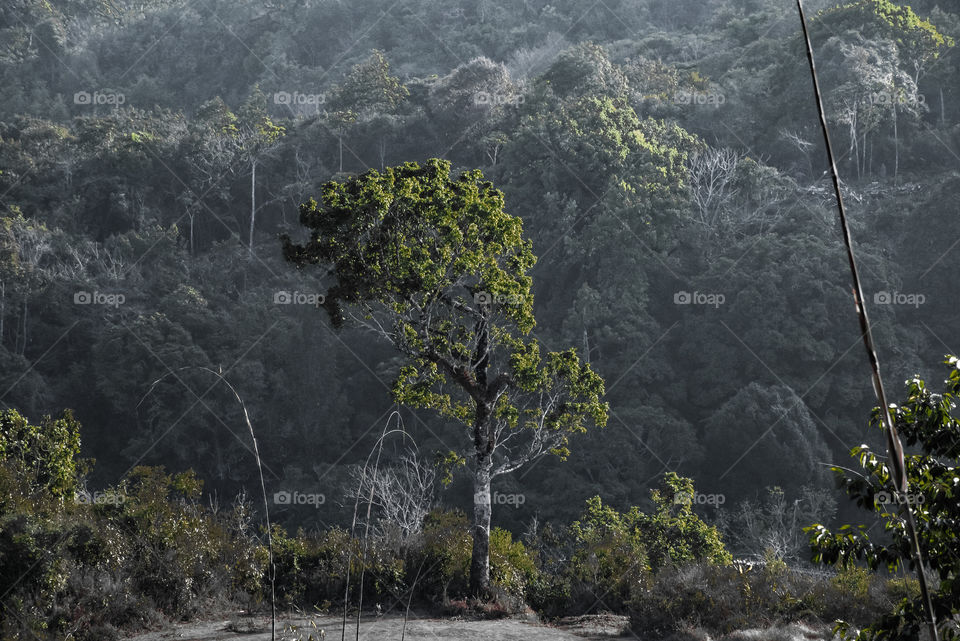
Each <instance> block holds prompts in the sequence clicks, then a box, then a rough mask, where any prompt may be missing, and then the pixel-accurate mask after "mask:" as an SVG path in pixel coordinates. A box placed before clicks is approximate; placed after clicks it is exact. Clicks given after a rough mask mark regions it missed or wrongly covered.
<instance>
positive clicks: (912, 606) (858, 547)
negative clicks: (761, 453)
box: [806, 356, 960, 639]
mask: <svg viewBox="0 0 960 641" xmlns="http://www.w3.org/2000/svg"><path fill="white" fill-rule="evenodd" d="M947 365H948V366H949V372H948V379H947V381H946V391H944V392H943V393H942V394H938V393H934V392H931V391H929V390H928V389H927V387H926V384H925V383H924V381H923V380H921V379H920V378H919V377H916V376H915V377H914V378H912V379H911V380H908V381H907V400H906V401H905V402H904V403H903V404H902V405H900V406H897V407H895V408H894V416H895V421H896V426H897V429H898V430H899V431H900V434H901V438H902V439H903V441H904V445H905V446H907V447H910V446H918V447H919V450H920V452H919V453H917V454H912V455H908V456H907V457H906V462H907V480H908V483H909V488H908V491H907V493H906V494H905V495H904V494H901V493H899V492H897V491H896V489H895V486H894V483H893V481H892V479H891V474H890V470H889V468H888V466H887V464H886V462H885V461H884V459H883V457H882V456H880V455H877V454H875V453H874V452H873V451H872V450H871V449H870V448H869V447H868V446H867V445H861V446H859V447H856V448H854V449H853V450H852V451H851V456H853V457H854V458H856V459H857V460H858V461H859V463H860V467H861V468H862V469H863V470H864V472H865V474H864V475H860V474H855V473H852V472H850V471H848V470H846V469H843V468H839V467H836V468H833V469H834V472H835V474H836V476H837V480H838V482H839V484H840V486H841V487H842V488H843V489H844V491H845V492H846V493H847V495H848V496H849V497H850V498H851V499H852V500H853V501H855V502H856V504H857V505H858V506H859V507H860V508H862V509H864V510H867V511H869V512H872V513H876V514H877V515H878V516H879V518H880V519H881V520H882V522H883V525H884V530H885V532H886V533H887V536H888V537H889V540H888V542H885V543H880V542H876V541H874V540H872V539H871V538H870V537H869V536H868V534H867V532H866V526H864V525H861V526H859V528H851V527H850V526H849V525H845V526H843V527H841V528H840V529H839V530H837V531H831V530H830V529H828V528H827V527H825V526H823V525H821V524H815V525H812V526H810V527H808V528H806V531H807V532H808V534H809V536H810V545H811V548H812V549H813V558H814V561H817V562H821V563H825V564H828V565H834V566H838V567H848V566H850V565H852V564H853V563H854V562H856V561H857V560H859V561H863V562H866V563H867V564H868V565H869V566H870V567H871V568H877V567H878V566H881V565H886V566H887V567H888V568H889V569H890V570H891V571H895V570H899V569H902V568H903V569H905V568H906V567H908V566H909V567H910V568H911V569H912V568H913V566H914V562H913V559H912V553H911V544H910V537H909V536H908V534H907V526H906V519H905V517H904V515H903V510H904V509H905V508H906V507H907V506H909V507H910V509H911V510H912V511H913V515H914V520H915V522H916V524H917V535H918V538H919V541H920V548H921V551H922V553H923V557H924V561H925V563H926V564H927V565H928V566H929V568H930V570H931V571H932V574H933V576H934V577H935V579H934V581H933V582H931V584H930V588H931V592H932V594H931V598H932V600H933V604H934V610H935V612H936V615H937V619H938V621H939V624H940V634H941V635H942V638H944V639H956V638H958V635H960V631H958V630H957V628H956V624H955V623H954V622H953V621H954V617H955V615H957V614H958V613H960V601H958V599H957V598H956V595H957V590H958V586H960V544H958V539H957V537H956V525H955V524H956V523H957V522H958V519H960V508H958V505H960V504H958V502H957V498H956V497H957V494H956V492H957V490H956V488H957V484H958V481H957V473H956V468H957V463H958V462H960V420H958V418H957V417H956V416H955V415H954V411H955V409H956V402H957V398H958V395H960V360H958V359H957V358H956V357H954V356H951V357H949V359H948V360H947ZM871 423H872V425H873V426H874V427H876V428H878V429H883V424H882V422H881V419H880V414H879V408H875V409H874V412H873V417H872V420H871ZM925 620H926V619H925V614H924V608H923V604H922V601H921V599H919V598H918V596H917V595H916V594H915V593H913V594H909V595H908V596H905V597H904V598H903V599H901V600H900V601H899V602H898V603H897V604H896V607H894V608H893V609H892V611H889V612H887V613H885V614H884V615H883V616H882V617H879V618H877V619H876V620H875V621H874V622H873V623H871V624H870V625H869V626H867V627H865V628H863V630H861V631H860V632H859V634H857V635H856V636H857V638H860V639H885V638H891V636H897V635H903V634H910V635H916V634H918V631H919V630H920V629H921V628H922V627H923V622H924V621H925ZM838 630H840V631H841V632H842V633H843V634H844V635H846V636H851V630H850V626H849V624H848V623H841V624H839V625H838Z"/></svg>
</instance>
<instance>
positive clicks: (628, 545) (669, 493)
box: [535, 473, 731, 612]
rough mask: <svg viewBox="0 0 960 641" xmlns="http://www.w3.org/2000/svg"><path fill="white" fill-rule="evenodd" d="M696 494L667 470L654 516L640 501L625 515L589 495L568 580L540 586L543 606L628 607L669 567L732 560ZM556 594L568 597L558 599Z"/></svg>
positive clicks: (575, 530)
mask: <svg viewBox="0 0 960 641" xmlns="http://www.w3.org/2000/svg"><path fill="white" fill-rule="evenodd" d="M693 496H694V493H693V482H692V481H691V480H690V479H685V478H681V477H679V476H677V475H676V474H673V473H669V474H667V475H666V476H665V477H664V479H663V482H662V484H661V487H660V489H658V490H654V491H653V492H652V498H653V501H654V506H655V509H654V512H653V513H652V514H645V513H644V512H641V511H640V509H639V508H638V507H635V506H634V507H632V508H630V510H628V511H626V512H623V513H621V512H618V511H616V510H614V509H613V508H611V507H609V506H605V505H603V502H602V500H601V499H600V497H599V496H595V497H593V498H591V499H588V500H587V504H586V509H585V511H584V513H583V516H582V517H581V518H580V520H578V521H576V522H574V523H573V525H572V526H571V527H570V530H569V535H568V536H569V541H568V543H567V545H568V546H569V547H570V548H571V556H570V563H569V565H568V566H567V568H566V569H565V570H564V574H565V582H564V583H561V582H559V581H553V582H549V581H548V582H541V583H540V584H538V585H537V586H536V587H537V589H536V592H535V593H536V599H537V603H538V605H539V606H541V607H544V608H546V609H547V610H548V611H554V612H557V611H571V610H572V611H576V612H585V611H590V610H594V609H604V610H613V611H616V612H623V611H626V609H627V604H628V603H629V602H630V601H631V599H632V598H633V596H634V593H635V591H637V590H640V589H643V588H645V587H648V586H649V585H650V583H651V581H652V580H653V578H654V576H656V574H657V573H659V572H660V571H662V570H663V569H665V568H668V567H682V566H684V565H687V564H691V563H697V562H700V561H707V562H709V563H716V564H726V563H729V562H730V560H731V557H730V554H729V553H728V552H727V551H726V549H725V548H724V546H723V542H722V541H721V539H720V535H719V533H718V532H717V530H716V528H714V527H712V526H709V525H707V524H706V523H704V522H703V521H702V520H701V519H700V517H698V516H697V515H696V514H694V513H693V511H692V507H691V506H692V503H693ZM558 598H559V599H565V600H566V602H565V603H563V604H559V603H556V602H555V601H554V600H555V599H558Z"/></svg>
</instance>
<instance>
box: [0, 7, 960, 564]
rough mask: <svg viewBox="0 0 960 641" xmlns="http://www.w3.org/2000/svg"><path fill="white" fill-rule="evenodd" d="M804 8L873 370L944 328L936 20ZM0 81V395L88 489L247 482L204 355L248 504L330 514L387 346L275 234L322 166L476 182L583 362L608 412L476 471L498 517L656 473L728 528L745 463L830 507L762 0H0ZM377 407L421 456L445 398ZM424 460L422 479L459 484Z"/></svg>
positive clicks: (825, 224)
mask: <svg viewBox="0 0 960 641" xmlns="http://www.w3.org/2000/svg"><path fill="white" fill-rule="evenodd" d="M810 5H811V6H809V7H808V11H810V12H811V13H813V14H815V18H814V19H813V24H812V27H813V29H812V36H813V39H814V45H815V47H816V48H817V53H818V62H819V67H820V73H821V82H822V83H823V85H824V90H825V99H826V107H827V110H828V120H829V124H830V125H831V127H832V129H833V135H834V140H835V143H836V145H837V147H838V149H839V151H840V152H841V154H842V160H841V163H840V167H839V169H840V171H841V175H842V178H843V181H844V189H845V196H846V199H847V201H848V205H849V206H850V208H851V215H852V217H853V222H854V230H853V231H854V237H855V239H856V240H857V242H858V251H859V255H860V261H861V269H862V272H863V277H864V280H865V283H864V286H865V289H866V292H867V297H868V299H869V302H870V303H872V306H871V312H872V314H873V319H874V322H875V325H876V326H875V332H876V335H877V339H878V343H879V351H880V357H881V362H882V363H883V365H884V367H885V373H886V377H887V379H888V380H889V381H890V382H891V383H892V385H894V386H897V388H899V384H900V382H901V381H903V380H904V379H905V378H907V377H911V376H912V375H914V374H915V373H920V374H923V375H936V374H937V373H939V372H940V371H941V365H940V364H941V362H942V361H943V356H944V354H947V353H957V351H958V349H960V346H958V343H957V335H956V327H957V323H958V321H960V290H958V288H957V281H956V266H957V261H958V258H960V248H958V245H960V218H958V216H957V202H958V200H960V83H958V82H957V78H958V73H960V58H958V54H957V53H956V51H957V49H956V47H955V46H954V43H955V39H958V38H960V13H958V12H957V7H956V5H955V4H953V3H950V2H937V1H936V0H918V1H917V2H914V3H913V7H912V9H911V8H908V7H906V6H905V5H900V4H896V3H893V2H889V1H888V0H861V1H859V2H854V3H851V4H846V5H842V6H833V4H832V3H829V2H826V1H818V2H810ZM0 79H2V86H3V88H4V89H3V91H2V92H0V209H2V216H3V218H2V227H0V363H2V365H0V392H2V395H0V400H2V402H3V404H4V406H5V407H7V408H15V409H17V410H19V411H20V412H22V413H23V414H24V415H29V416H31V417H40V416H42V415H44V414H51V415H59V413H60V412H61V410H62V409H63V408H72V409H73V410H74V415H75V416H76V418H77V419H78V420H79V421H80V422H81V423H82V425H83V434H82V454H83V456H86V457H91V458H95V459H96V464H95V466H94V467H93V468H92V472H91V474H90V476H89V484H90V489H91V490H93V489H96V488H102V487H106V486H108V485H112V484H115V483H117V482H119V480H120V479H121V478H123V477H124V475H125V474H126V473H127V472H128V471H129V470H130V469H131V468H133V467H134V466H136V465H164V466H165V467H166V468H167V469H168V470H170V471H172V472H180V471H183V470H187V469H189V468H192V469H193V470H195V471H196V472H197V473H198V474H199V475H200V476H202V477H203V478H204V479H205V480H206V486H205V488H206V489H207V490H210V491H215V492H216V493H217V495H218V496H219V497H221V499H222V500H226V501H229V499H230V497H232V496H233V495H234V494H235V493H236V492H237V491H238V490H239V489H240V488H241V487H247V488H251V490H252V488H254V487H257V486H258V484H259V481H258V480H257V476H256V473H257V472H256V471H257V468H256V465H255V462H254V459H253V455H252V453H251V447H250V442H249V435H248V433H247V431H246V424H245V422H244V417H243V414H242V409H241V406H240V405H239V404H238V403H237V400H236V398H235V397H234V396H233V394H232V392H230V390H229V389H227V388H226V387H225V386H224V385H222V384H219V383H218V380H217V379H216V378H215V377H213V376H211V375H210V373H209V372H206V371H203V370H199V369H196V368H197V367H204V368H209V369H211V370H215V371H218V372H221V373H222V375H223V376H224V377H226V378H227V379H228V380H229V381H230V382H232V383H233V384H234V386H235V387H236V389H237V391H238V393H239V395H240V396H241V397H242V399H243V401H244V403H245V404H246V408H247V410H248V411H249V415H250V420H251V423H252V425H253V426H254V427H255V429H256V430H257V432H258V438H259V446H260V452H261V454H262V456H263V460H264V468H265V474H266V485H267V491H268V494H272V493H275V492H282V491H290V492H294V491H296V492H300V493H302V494H309V493H313V494H317V495H322V496H323V500H322V502H321V503H322V504H320V505H316V504H311V505H300V506H289V507H287V506H283V505H278V506H276V510H277V513H276V516H277V518H279V519H280V520H287V521H289V522H291V523H297V524H303V525H308V526H310V527H321V528H323V527H325V526H328V525H331V524H335V523H349V520H350V510H351V509H352V507H353V497H352V496H351V495H350V492H349V489H348V488H349V487H350V483H351V482H352V480H354V479H355V478H356V471H355V468H356V466H358V465H362V464H363V462H364V460H365V459H366V457H367V455H368V454H369V453H370V451H371V448H372V447H373V446H374V443H375V442H376V441H377V439H378V437H379V436H380V434H381V432H382V429H383V425H384V424H385V422H386V420H387V416H388V414H389V412H390V411H391V410H392V409H393V408H394V405H393V400H392V397H391V386H392V385H393V381H394V380H395V379H396V378H397V376H398V374H399V372H400V369H399V368H400V365H401V360H400V359H399V358H398V357H397V356H396V355H395V354H394V352H392V351H391V350H390V349H389V346H388V345H386V344H383V343H380V342H377V341H376V340H373V339H372V338H371V337H370V336H369V334H365V333H364V332H363V331H361V330H359V329H355V328H354V329H351V328H349V327H348V328H345V329H344V330H343V331H337V330H335V329H334V328H333V327H332V325H331V324H330V323H329V321H328V319H327V314H326V313H324V311H323V310H322V309H318V307H319V306H320V305H319V303H321V302H322V301H321V299H322V297H323V296H324V295H325V294H326V292H327V288H328V287H329V286H330V282H329V279H328V278H327V276H326V275H325V274H324V273H323V272H322V271H321V270H313V271H311V270H304V271H296V270H294V269H293V268H292V266H291V265H290V264H289V263H287V262H286V261H285V260H284V258H283V255H282V252H281V250H282V246H281V243H280V241H279V238H278V237H279V235H280V234H288V235H290V236H291V237H292V238H295V239H303V238H305V235H304V232H303V230H302V227H301V226H300V225H299V205H300V203H302V202H305V201H306V200H307V199H309V198H310V197H316V198H318V199H319V198H320V196H321V185H322V184H323V183H325V182H326V181H328V180H331V179H337V180H344V179H346V178H347V177H349V176H353V175H357V174H361V173H363V172H365V171H367V170H370V169H375V170H381V169H383V168H384V167H390V166H395V165H400V164H402V163H404V162H407V161H417V162H424V161H426V160H427V159H430V158H442V159H446V160H449V161H450V162H451V163H452V165H453V168H454V170H455V171H461V170H469V169H475V168H479V169H481V170H482V171H483V174H484V176H486V178H487V179H489V180H491V181H492V182H493V184H494V185H495V186H496V187H498V188H500V189H502V190H503V192H504V195H505V201H504V202H505V210H506V211H507V212H509V213H510V214H511V215H513V216H516V217H519V218H520V219H521V220H522V223H523V231H524V234H525V236H526V237H527V238H529V239H531V240H532V252H533V254H534V255H535V256H536V257H537V261H536V264H535V265H534V266H533V267H532V269H531V270H530V276H531V277H532V283H533V294H534V299H533V312H534V314H535V317H536V327H535V328H534V330H533V335H534V336H535V337H536V338H537V339H538V340H539V341H540V342H541V343H542V344H543V345H545V346H547V347H549V348H550V349H551V350H561V349H565V348H567V347H576V349H577V351H578V354H579V357H580V358H581V359H582V360H583V361H584V362H586V363H589V364H590V365H591V367H592V368H593V370H594V371H596V372H597V373H599V374H600V375H601V376H602V377H603V379H604V380H605V381H606V396H605V398H604V400H605V401H607V402H609V420H608V422H607V425H606V427H605V428H603V429H602V430H595V431H591V432H590V433H589V435H578V436H575V437H573V438H572V439H571V442H570V453H571V454H570V457H569V459H568V460H567V461H566V462H562V461H559V460H557V459H556V458H550V457H548V458H544V459H541V460H539V461H538V462H536V463H535V464H533V465H532V466H528V467H526V468H523V469H522V470H520V471H518V472H517V473H515V474H512V475H509V476H504V477H501V478H499V479H497V480H496V481H495V484H494V491H495V492H497V493H499V494H500V496H503V497H511V496H512V497H514V500H513V501H512V502H511V503H506V502H505V503H503V504H499V505H495V506H494V514H493V519H494V523H495V524H500V525H503V526H505V527H509V528H510V529H512V530H514V532H516V533H518V534H519V533H521V532H523V531H525V529H527V528H529V527H530V525H531V522H533V521H534V520H536V521H537V522H538V523H540V524H541V525H542V524H543V523H545V522H551V521H554V522H563V523H567V522H570V521H571V520H573V519H575V518H577V517H578V516H579V515H580V513H581V510H582V509H583V505H584V501H585V500H586V499H587V498H588V497H591V496H594V495H598V494H599V495H601V496H603V498H604V502H605V503H608V504H610V505H613V506H615V507H617V508H621V509H622V508H626V507H627V506H629V505H642V506H647V507H649V506H651V505H652V503H651V501H650V498H649V488H650V487H653V486H655V485H656V483H657V482H658V479H659V478H660V477H662V476H663V474H664V473H666V472H677V473H679V474H681V475H684V476H688V477H691V478H693V479H695V480H696V484H697V485H696V486H697V489H698V491H700V492H702V493H703V494H704V496H705V497H710V496H713V497H716V496H723V497H724V499H723V500H724V502H725V503H726V508H727V509H726V510H724V511H723V514H720V515H719V518H721V519H727V521H730V522H733V524H734V525H733V526H732V530H733V531H743V528H738V527H736V526H735V523H736V519H738V518H741V517H743V518H747V517H748V516H749V513H751V509H752V508H751V507H750V506H746V507H745V508H744V509H743V510H741V509H739V508H737V509H734V506H739V505H741V503H742V502H743V501H745V500H749V501H752V502H753V503H754V505H756V504H757V503H758V502H764V501H768V500H770V499H769V496H770V494H769V492H770V489H769V488H773V487H774V486H778V487H780V488H781V489H782V492H783V494H782V496H780V499H779V500H781V501H784V502H785V503H786V504H787V505H793V506H794V510H795V511H796V510H799V511H800V514H801V518H800V521H802V523H803V524H809V523H811V522H813V521H814V520H821V521H828V520H829V519H830V518H831V517H832V515H833V511H834V510H835V509H836V500H835V499H833V498H831V497H832V494H833V490H832V482H831V479H830V474H829V467H828V465H827V464H832V463H836V462H843V461H845V460H846V459H847V453H848V452H849V450H850V448H852V447H854V446H856V445H859V444H860V443H871V444H875V445H878V446H879V444H880V440H879V438H880V435H879V433H875V431H872V430H868V427H867V424H866V421H865V417H866V416H868V414H869V411H870V408H871V407H872V406H873V405H874V404H875V401H874V396H873V391H872V389H871V387H870V381H869V376H868V369H867V364H866V362H865V360H864V359H863V352H862V348H861V346H860V343H859V340H860V338H859V334H858V327H857V324H856V319H855V312H854V304H853V298H852V296H851V294H850V281H849V273H848V271H847V270H846V262H845V257H844V255H843V253H842V245H841V238H840V234H839V230H838V227H837V224H836V222H835V209H834V202H833V196H832V191H831V190H830V184H829V178H828V175H827V174H826V173H825V170H826V169H827V166H826V163H825V156H824V150H823V146H822V142H821V141H822V139H821V138H820V132H819V129H818V122H817V116H816V112H815V110H814V104H813V102H812V97H811V93H810V78H809V72H808V70H807V68H806V59H805V56H804V48H803V45H802V42H801V39H800V35H799V19H798V17H797V16H796V14H795V11H794V7H793V6H792V3H787V2H779V1H777V2H775V1H773V0H711V1H710V2H702V1H699V0H669V1H667V0H645V1H642V2H641V1H627V0H604V1H602V2H597V3H590V2H575V1H573V0H554V1H553V2H550V3H547V2H545V1H543V0H524V1H523V2H517V1H516V0H510V1H507V0H470V1H469V2H468V1H466V0H456V1H446V2H439V1H436V0H418V1H416V2H414V1H413V0H399V1H393V0H350V1H349V2H342V1H338V0H274V1H269V2H252V1H246V0H229V1H228V0H201V1H200V2H186V1H179V0H154V1H142V2H135V1H132V0H129V1H128V0H64V1H62V2H46V1H41V0H15V1H13V2H5V3H4V4H3V6H2V7H0ZM157 381H159V382H157ZM155 382H157V383H156V385H154V383H155ZM402 416H403V424H404V426H405V428H406V430H407V431H408V432H409V433H410V434H411V435H412V436H413V437H414V438H415V439H416V443H417V445H418V447H419V453H420V456H422V457H424V458H425V459H430V458H432V457H433V456H434V453H435V452H443V453H446V452H449V451H450V450H451V449H457V446H458V444H459V443H460V440H461V439H460V432H459V430H460V428H459V427H457V424H456V422H455V421H452V420H449V419H445V418H439V417H438V416H437V415H436V414H433V413H430V412H426V411H424V412H412V411H411V410H408V409H403V410H402ZM397 443H398V444H397V445H394V444H393V443H392V442H391V443H390V444H389V446H388V447H387V451H386V452H385V454H384V456H385V457H387V458H389V459H391V460H397V459H398V457H399V456H400V454H401V453H402V452H403V451H405V448H406V446H404V445H402V444H400V441H397ZM461 453H462V452H461ZM452 474H453V483H452V485H451V486H450V487H449V488H448V489H446V490H445V491H444V494H443V501H444V503H446V504H448V505H461V506H463V507H467V506H468V505H469V504H470V499H471V492H472V490H471V485H470V483H469V479H468V478H467V476H466V475H464V474H462V473H461V471H460V468H457V467H454V468H453V469H452ZM520 496H522V497H523V500H522V501H520V500H518V499H517V498H516V497H520ZM505 501H506V499H505ZM314 503H316V502H314ZM713 503H714V505H710V504H709V502H706V501H705V502H704V503H703V504H701V505H699V506H697V510H698V511H700V512H702V513H704V514H713V516H718V514H717V511H716V510H715V509H714V510H712V511H711V509H712V508H715V507H716V505H715V503H716V501H714V502H713ZM344 506H346V507H344ZM744 515H747V516H746V517H745V516H744ZM762 534H763V533H762V532H761V533H758V534H756V537H755V538H756V539H757V540H751V539H750V537H749V536H746V535H745V536H744V537H743V538H744V540H742V541H739V542H738V545H739V548H738V551H740V552H741V553H744V554H746V553H759V552H762V550H763V546H764V543H763V542H761V541H760V540H759V539H760V538H762V536H761V535H762ZM801 539H802V536H798V537H797V541H794V542H793V543H792V544H789V545H787V544H784V545H785V546H786V547H785V548H784V551H785V552H788V553H789V555H792V556H793V557H795V558H801V557H802V558H807V557H808V551H806V550H805V549H804V548H803V546H802V545H801V544H800V543H798V541H800V540H801Z"/></svg>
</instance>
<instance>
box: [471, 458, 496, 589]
mask: <svg viewBox="0 0 960 641" xmlns="http://www.w3.org/2000/svg"><path fill="white" fill-rule="evenodd" d="M492 463H493V461H492V459H491V457H490V456H487V455H484V456H481V455H478V456H477V467H476V470H475V471H474V477H473V554H472V556H471V557H470V593H471V594H472V595H473V596H476V597H480V598H486V597H487V596H489V593H490V517H491V514H492V512H493V509H492V505H491V500H490V471H491V468H492Z"/></svg>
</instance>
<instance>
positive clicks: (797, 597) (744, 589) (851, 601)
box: [630, 553, 902, 638]
mask: <svg viewBox="0 0 960 641" xmlns="http://www.w3.org/2000/svg"><path fill="white" fill-rule="evenodd" d="M899 590H902V583H901V582H900V581H898V580H889V579H885V578H884V577H882V576H879V575H877V574H875V573H873V572H869V571H867V570H866V569H864V568H851V569H850V570H848V571H846V572H843V573H840V574H836V575H830V574H827V573H817V572H812V571H810V570H806V569H802V568H791V567H789V566H787V565H786V563H784V562H783V561H780V560H777V559H776V558H775V556H774V555H773V554H772V553H769V554H768V556H767V560H766V561H765V562H763V563H760V564H757V565H754V566H752V567H749V566H743V565H716V564H710V563H705V562H704V563H699V564H697V565H689V566H686V567H683V568H679V569H678V568H670V569H667V570H665V571H663V572H661V573H660V574H659V575H658V576H657V577H656V579H655V580H654V581H653V582H652V584H651V585H650V586H649V588H647V589H643V590H638V591H636V592H635V594H634V598H633V600H632V601H631V603H630V621H631V626H632V627H633V628H634V629H635V630H643V631H644V632H645V633H646V634H647V635H650V636H653V637H656V638H663V637H668V636H670V635H672V634H676V633H680V632H681V631H683V630H684V629H686V628H699V629H702V630H706V631H707V632H709V633H710V634H711V635H724V634H730V633H732V632H734V631H735V630H742V629H746V628H758V627H774V626H783V625H786V624H789V623H792V622H796V621H808V622H810V623H813V624H819V623H820V622H822V621H834V620H837V619H838V618H840V617H845V618H847V619H848V620H850V621H854V622H856V623H857V624H858V625H862V624H865V623H867V622H869V621H870V620H871V619H872V618H873V617H876V616H877V615H878V614H879V613H882V612H884V611H885V610H886V609H887V608H889V606H890V604H891V603H893V602H895V600H896V599H897V598H898V591H899Z"/></svg>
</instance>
